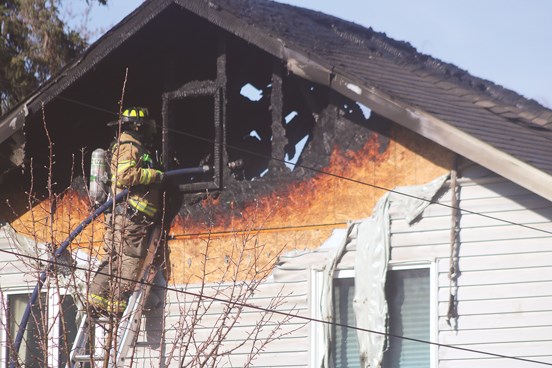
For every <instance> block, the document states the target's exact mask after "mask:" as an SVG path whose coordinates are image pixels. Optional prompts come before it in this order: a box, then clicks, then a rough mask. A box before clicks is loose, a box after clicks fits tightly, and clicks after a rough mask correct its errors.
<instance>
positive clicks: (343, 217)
mask: <svg viewBox="0 0 552 368" xmlns="http://www.w3.org/2000/svg"><path fill="white" fill-rule="evenodd" d="M328 162H329V163H328V165H327V166H326V167H325V168H323V169H322V170H320V172H317V173H316V174H314V175H312V176H310V177H309V179H305V180H304V181H302V182H296V183H292V184H287V185H281V186H280V187H278V189H277V190H276V191H274V192H273V193H270V194H268V195H265V196H259V197H257V198H251V199H250V200H249V202H247V203H236V202H230V203H222V201H223V198H228V197H229V196H226V197H223V196H222V195H221V196H220V197H219V198H214V199H213V198H211V199H208V200H204V201H202V202H201V203H200V204H198V206H201V207H200V209H201V211H197V212H196V213H195V214H194V216H193V217H192V216H188V217H183V216H177V217H176V218H175V219H174V221H173V223H172V226H171V230H170V235H171V240H170V241H169V246H170V252H171V253H170V260H171V263H172V279H173V281H174V282H178V283H181V282H197V281H201V280H203V281H221V280H224V281H228V280H243V279H252V278H260V277H264V276H266V275H268V274H269V273H270V272H271V270H272V267H273V265H274V263H275V262H276V261H277V257H278V255H280V254H281V253H282V252H286V251H290V250H303V249H314V248H317V247H318V246H320V244H322V243H323V242H324V240H326V239H327V238H328V237H329V236H330V235H331V232H332V231H333V229H335V228H337V227H345V226H346V224H347V221H350V220H355V219H361V218H365V217H367V216H370V214H371V211H372V208H373V207H374V205H375V204H376V202H377V201H378V200H379V198H381V197H382V196H383V195H384V194H385V192H386V190H388V189H392V188H394V187H396V186H402V185H416V184H422V183H426V182H429V181H431V180H433V179H434V178H436V177H437V176H440V175H442V174H443V173H445V172H446V171H447V170H448V169H449V168H450V165H451V164H450V163H451V162H452V154H451V153H450V151H448V150H446V149H445V148H442V147H440V146H437V145H435V144H434V143H431V142H429V141H427V140H426V139H425V138H422V137H420V136H418V135H416V134H415V133H412V132H410V131H408V130H406V129H404V128H397V127H395V128H393V129H392V136H391V139H390V140H389V144H388V145H387V146H386V147H385V149H383V147H381V146H380V144H379V140H378V136H377V135H376V134H373V135H372V136H371V139H369V140H367V141H366V143H365V145H364V146H363V147H362V148H361V149H360V150H358V151H352V150H349V149H347V148H346V147H334V148H333V151H332V153H331V157H330V159H329V161H328ZM51 212H52V211H51V201H49V200H45V201H43V202H41V203H39V204H38V205H36V206H34V207H33V208H32V210H30V211H28V212H27V213H26V214H24V215H23V216H21V217H20V218H18V219H17V220H16V221H14V223H13V224H12V226H14V228H15V229H16V230H17V231H19V232H20V233H23V234H27V235H29V236H30V237H32V238H35V239H37V240H38V241H45V242H51V243H55V244H60V243H61V242H62V241H63V240H65V239H66V238H67V236H68V235H69V234H70V233H71V232H72V231H73V230H74V229H75V228H76V227H77V225H79V224H80V223H81V221H82V220H83V219H84V218H86V217H87V216H89V215H90V213H91V212H90V208H89V205H88V200H87V198H83V197H82V195H79V194H78V193H77V192H74V191H71V190H68V191H67V192H66V193H64V195H63V196H62V197H61V198H60V199H59V200H58V201H57V203H56V206H55V211H54V212H53V214H52V213H51ZM201 213H203V218H199V217H200V216H199V214H201ZM102 219H103V218H101V219H99V220H96V221H95V222H94V223H93V224H91V225H89V226H88V227H87V228H86V229H85V230H84V231H83V232H82V234H81V235H79V236H78V237H77V238H76V239H75V241H74V242H73V247H84V248H89V249H90V251H92V250H93V249H95V250H97V249H98V248H101V247H100V246H101V239H102V236H103V224H102V223H101V221H102Z"/></svg>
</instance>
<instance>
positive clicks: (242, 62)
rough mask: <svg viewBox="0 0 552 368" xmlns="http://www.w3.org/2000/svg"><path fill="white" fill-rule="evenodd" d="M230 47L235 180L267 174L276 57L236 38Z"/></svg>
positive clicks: (229, 134) (229, 135) (230, 150)
mask: <svg viewBox="0 0 552 368" xmlns="http://www.w3.org/2000/svg"><path fill="white" fill-rule="evenodd" d="M227 50H228V64H227V75H228V88H227V101H228V104H227V115H228V119H227V129H226V143H227V144H226V153H227V155H228V169H229V170H230V175H231V176H232V177H233V178H234V179H235V180H238V181H242V180H255V179H258V178H261V177H263V176H264V175H266V173H267V170H268V169H269V164H270V158H271V157H272V140H273V135H272V130H271V125H272V114H271V93H272V84H271V82H272V80H271V79H272V65H273V59H272V58H271V57H270V56H269V55H268V54H266V53H264V52H262V51H260V50H258V49H256V48H253V47H251V45H248V44H246V43H244V42H243V41H242V40H239V39H234V38H232V39H230V40H229V44H228V47H227Z"/></svg>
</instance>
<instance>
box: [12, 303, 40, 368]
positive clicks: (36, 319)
mask: <svg viewBox="0 0 552 368" xmlns="http://www.w3.org/2000/svg"><path fill="white" fill-rule="evenodd" d="M42 296H44V295H42ZM29 297H30V296H29V294H12V295H8V304H7V306H8V308H7V311H6V312H7V313H6V314H7V319H8V324H9V340H10V342H11V343H10V344H8V346H7V347H6V349H7V351H6V357H7V359H6V363H7V364H6V367H8V366H9V360H10V359H9V357H10V356H11V353H12V346H13V343H14V341H15V337H16V335H17V331H18V330H19V323H20V322H21V318H22V317H23V313H24V312H25V309H26V307H27V303H28V301H29ZM45 301H46V298H44V297H42V298H41V300H40V301H37V303H36V304H35V305H34V307H33V308H32V310H31V315H30V318H29V322H28V324H27V329H26V330H25V334H24V335H23V341H22V343H21V347H20V348H19V358H20V359H21V361H23V362H24V363H25V367H29V368H34V367H36V368H40V367H45V366H47V362H46V360H47V357H48V353H47V351H46V349H45V345H44V343H45V342H46V341H47V338H46V337H45V336H46V335H47V332H46V329H47V327H45V326H44V323H43V321H44V320H46V319H47V315H46V314H45V313H44V311H41V308H40V307H39V305H42V306H45ZM41 342H42V344H41Z"/></svg>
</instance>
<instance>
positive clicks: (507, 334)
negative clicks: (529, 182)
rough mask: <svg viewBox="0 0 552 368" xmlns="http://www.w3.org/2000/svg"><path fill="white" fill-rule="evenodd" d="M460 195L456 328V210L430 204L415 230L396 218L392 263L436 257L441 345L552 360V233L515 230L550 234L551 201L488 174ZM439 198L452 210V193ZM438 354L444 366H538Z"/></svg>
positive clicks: (464, 183)
mask: <svg viewBox="0 0 552 368" xmlns="http://www.w3.org/2000/svg"><path fill="white" fill-rule="evenodd" d="M459 193H460V194H459V197H460V201H459V207H460V208H462V209H463V210H464V212H462V213H461V216H460V220H459V227H460V230H459V233H458V238H459V241H460V243H459V245H458V247H459V270H460V272H461V274H460V277H459V278H458V309H457V312H458V314H459V316H460V318H459V319H458V330H457V331H455V330H453V329H451V327H450V326H449V325H448V324H447V322H446V319H447V311H448V308H449V294H450V289H449V284H450V281H449V278H448V273H449V268H450V260H449V256H450V223H451V222H450V216H451V209H450V208H447V207H444V206H439V205H435V204H434V205H430V206H429V207H428V208H427V209H426V211H425V212H424V214H423V217H422V218H421V219H420V221H418V222H416V223H414V224H413V225H411V226H409V225H408V224H407V223H406V221H405V220H404V219H402V218H400V217H398V216H393V217H392V221H391V232H392V238H391V259H392V261H395V262H404V261H408V260H413V259H419V258H424V257H428V256H429V257H432V258H434V259H436V262H437V269H438V287H439V291H438V313H439V321H438V329H439V334H438V338H437V340H436V341H437V342H438V343H440V344H444V345H454V346H458V347H461V348H467V349H474V350H480V351H484V352H490V353H495V354H503V355H508V356H514V357H519V358H525V359H533V360H537V361H542V362H545V363H552V353H551V351H552V350H550V346H552V318H550V317H549V316H550V315H552V304H551V302H552V267H551V262H550V260H551V259H552V235H551V234H550V233H546V232H542V231H538V230H536V229H530V228H527V227H524V226H520V225H517V224H521V225H527V226H530V227H534V228H537V229H542V230H545V231H547V232H552V222H551V220H552V204H551V203H550V202H549V201H547V200H545V199H543V198H540V197H539V196H537V195H535V194H533V193H531V192H529V191H527V190H525V189H523V188H521V187H519V186H517V185H515V184H513V183H511V182H509V181H507V180H505V179H503V178H500V177H496V176H493V175H492V173H488V172H487V176H486V177H475V178H474V179H473V180H469V179H466V178H463V179H461V180H460V188H459ZM439 201H440V202H441V203H443V204H445V205H450V204H451V201H450V191H447V192H446V193H444V194H443V196H442V197H441V198H440V199H439ZM467 211H470V212H467ZM479 214H483V215H488V216H492V217H495V218H496V219H493V218H487V217H483V216H480V215H479ZM499 219H500V220H499ZM501 220H507V221H510V222H512V223H507V222H504V221H501ZM438 350H439V353H438V359H439V361H438V366H439V368H468V367H470V368H471V367H474V366H484V367H486V368H495V367H496V368H498V367H500V368H519V367H534V366H535V363H526V362H522V361H518V360H512V359H506V358H498V357H491V356H488V355H484V354H477V353H473V352H468V351H461V350H457V349H451V348H446V347H440V348H439V349H438Z"/></svg>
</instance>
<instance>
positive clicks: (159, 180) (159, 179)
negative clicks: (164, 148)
mask: <svg viewBox="0 0 552 368" xmlns="http://www.w3.org/2000/svg"><path fill="white" fill-rule="evenodd" d="M156 171H157V176H156V178H155V182H156V183H157V184H161V183H162V182H163V180H165V173H164V172H163V171H160V170H156Z"/></svg>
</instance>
